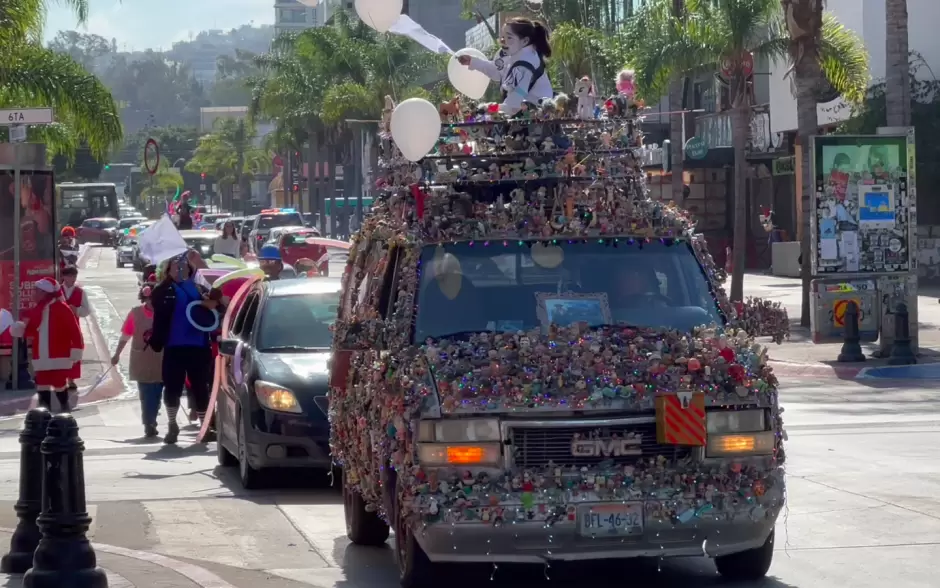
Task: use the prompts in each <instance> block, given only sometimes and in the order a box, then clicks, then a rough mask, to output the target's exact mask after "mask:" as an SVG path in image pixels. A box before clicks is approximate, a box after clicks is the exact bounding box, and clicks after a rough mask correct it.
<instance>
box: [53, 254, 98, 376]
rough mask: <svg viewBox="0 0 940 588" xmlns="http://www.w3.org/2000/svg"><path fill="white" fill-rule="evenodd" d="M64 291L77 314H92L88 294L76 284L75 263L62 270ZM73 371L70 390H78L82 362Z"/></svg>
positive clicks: (78, 315)
mask: <svg viewBox="0 0 940 588" xmlns="http://www.w3.org/2000/svg"><path fill="white" fill-rule="evenodd" d="M60 275H61V276H62V293H63V294H64V295H65V301H66V302H67V303H68V305H69V307H71V309H72V312H74V313H75V316H76V317H78V318H80V319H82V318H85V317H86V316H88V315H90V314H91V304H90V303H89V302H88V295H87V294H85V291H84V290H83V289H82V288H81V287H80V286H77V285H75V282H76V281H78V268H77V267H75V266H74V265H69V266H66V267H65V268H64V269H63V270H62V271H61V272H60ZM72 369H73V373H72V375H71V376H69V391H70V392H71V391H77V390H78V384H76V383H75V382H76V381H77V380H79V379H80V378H81V377H82V362H80V361H77V362H75V367H74V368H72Z"/></svg>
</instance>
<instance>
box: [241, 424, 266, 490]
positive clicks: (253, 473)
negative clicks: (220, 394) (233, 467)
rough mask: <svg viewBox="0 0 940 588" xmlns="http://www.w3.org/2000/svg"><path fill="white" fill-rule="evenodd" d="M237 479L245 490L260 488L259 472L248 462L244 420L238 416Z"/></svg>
mask: <svg viewBox="0 0 940 588" xmlns="http://www.w3.org/2000/svg"><path fill="white" fill-rule="evenodd" d="M238 417H239V418H238V478H239V480H240V481H241V483H242V488H244V489H245V490H255V489H257V488H260V487H261V470H257V469H255V468H253V467H251V464H250V463H249V462H248V439H247V432H246V431H247V427H246V426H245V419H244V418H243V417H242V415H238Z"/></svg>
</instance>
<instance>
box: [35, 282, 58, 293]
mask: <svg viewBox="0 0 940 588" xmlns="http://www.w3.org/2000/svg"><path fill="white" fill-rule="evenodd" d="M36 288H38V289H39V290H42V291H43V292H45V293H46V294H57V293H59V292H61V291H62V286H60V285H59V283H58V282H56V281H55V280H53V279H52V278H43V279H41V280H39V281H38V282H36Z"/></svg>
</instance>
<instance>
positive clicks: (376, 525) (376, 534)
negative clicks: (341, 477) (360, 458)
mask: <svg viewBox="0 0 940 588" xmlns="http://www.w3.org/2000/svg"><path fill="white" fill-rule="evenodd" d="M343 513H344V514H345V515H346V536H347V537H349V540H350V541H352V542H353V543H354V544H355V545H365V546H368V547H378V546H380V545H384V544H385V542H386V541H388V535H389V528H388V525H386V524H385V521H383V520H382V519H381V517H379V514H378V513H377V512H369V511H368V510H366V501H365V500H363V499H362V495H360V494H359V493H358V492H356V490H355V489H353V488H351V487H350V486H349V484H346V483H345V481H344V483H343Z"/></svg>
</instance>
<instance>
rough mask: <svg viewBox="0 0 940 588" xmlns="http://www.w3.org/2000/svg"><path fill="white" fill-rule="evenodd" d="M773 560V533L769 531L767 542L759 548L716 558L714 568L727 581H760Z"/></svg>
mask: <svg viewBox="0 0 940 588" xmlns="http://www.w3.org/2000/svg"><path fill="white" fill-rule="evenodd" d="M773 559H774V532H773V531H771V532H770V535H768V536H767V540H766V541H764V544H763V545H761V546H760V547H755V548H754V549H748V550H747V551H742V552H740V553H732V554H731V555H722V556H719V557H716V558H715V567H716V568H718V573H719V574H721V575H722V576H724V577H725V578H727V579H729V580H734V581H748V580H760V579H761V578H763V577H764V576H766V575H767V571H768V570H770V563H771V562H772V561H773Z"/></svg>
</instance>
